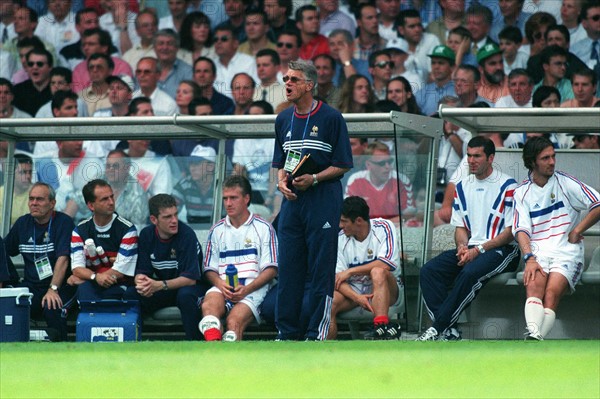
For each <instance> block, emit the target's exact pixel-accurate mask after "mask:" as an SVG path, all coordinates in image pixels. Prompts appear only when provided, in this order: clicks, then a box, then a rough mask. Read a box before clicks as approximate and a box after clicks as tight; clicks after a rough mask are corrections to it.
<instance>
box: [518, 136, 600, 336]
mask: <svg viewBox="0 0 600 399" xmlns="http://www.w3.org/2000/svg"><path fill="white" fill-rule="evenodd" d="M523 164H524V165H525V167H526V168H527V169H528V170H529V179H528V180H526V181H525V182H524V183H522V184H521V185H520V186H519V187H517V188H516V190H515V193H514V200H515V220H514V223H513V226H512V231H513V234H514V236H515V239H516V240H517V242H518V243H519V247H520V248H521V253H522V254H523V262H524V263H525V270H524V271H523V284H524V285H525V291H526V297H527V300H526V301H525V322H526V323H527V332H526V337H525V339H526V340H543V339H544V338H545V337H547V335H548V334H549V333H550V331H551V329H552V327H553V325H554V320H555V317H556V313H555V312H556V309H557V308H558V304H559V302H560V300H561V298H562V296H563V295H565V294H566V293H567V292H568V291H570V292H571V293H573V292H574V291H575V285H576V284H577V283H578V282H579V280H580V278H581V274H582V272H583V270H584V268H583V255H584V252H583V242H582V240H583V234H584V233H585V232H586V231H587V230H588V229H589V228H590V227H591V226H593V225H594V224H595V223H596V222H598V220H600V201H598V198H600V194H598V192H597V191H596V190H595V189H594V188H592V187H590V186H588V185H587V184H584V183H583V182H580V181H579V180H577V179H576V178H574V177H572V176H569V175H566V174H564V173H562V172H560V171H557V170H555V165H556V161H555V151H554V147H553V145H552V143H551V142H550V141H549V140H547V139H546V138H544V137H536V138H532V139H530V140H528V141H527V142H526V143H525V147H524V148H523ZM585 211H588V213H587V215H586V216H585V217H583V218H581V213H582V212H585ZM548 229H551V231H552V234H550V235H548Z"/></svg>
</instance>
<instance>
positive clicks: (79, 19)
mask: <svg viewBox="0 0 600 399" xmlns="http://www.w3.org/2000/svg"><path fill="white" fill-rule="evenodd" d="M99 26H100V25H99V22H98V14H97V13H96V10H94V9H93V8H89V7H88V8H84V9H82V10H79V11H77V14H75V29H76V30H77V33H78V36H79V38H78V40H77V41H76V42H75V43H73V44H69V45H67V46H64V47H63V48H62V49H61V50H60V53H59V55H60V60H61V62H62V63H63V64H64V65H65V66H67V67H68V68H69V69H71V70H72V69H73V68H75V67H76V66H77V64H79V63H80V62H81V61H83V60H84V59H85V55H84V54H83V51H82V50H81V48H82V46H83V43H82V41H81V35H83V32H85V31H86V30H88V29H96V28H98V27H99ZM115 50H116V49H115Z"/></svg>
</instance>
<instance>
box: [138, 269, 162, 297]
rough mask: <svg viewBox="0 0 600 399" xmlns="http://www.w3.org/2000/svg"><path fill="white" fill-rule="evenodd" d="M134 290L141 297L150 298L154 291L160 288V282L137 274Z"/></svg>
mask: <svg viewBox="0 0 600 399" xmlns="http://www.w3.org/2000/svg"><path fill="white" fill-rule="evenodd" d="M134 281H135V290H136V291H137V292H138V294H140V295H141V296H143V297H146V298H150V297H151V296H152V295H154V293H155V292H156V291H159V290H161V289H162V283H161V282H160V281H156V280H154V279H151V278H150V277H148V276H146V275H144V274H139V275H137V276H135V279H134Z"/></svg>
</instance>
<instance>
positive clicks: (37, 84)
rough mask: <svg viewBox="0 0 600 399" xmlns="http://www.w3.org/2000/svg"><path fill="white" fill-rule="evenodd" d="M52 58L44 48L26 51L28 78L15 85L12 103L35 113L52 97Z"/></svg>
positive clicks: (31, 113) (30, 113)
mask: <svg viewBox="0 0 600 399" xmlns="http://www.w3.org/2000/svg"><path fill="white" fill-rule="evenodd" d="M53 63H54V59H53V58H52V55H51V54H50V53H49V52H48V51H47V50H45V49H41V48H34V49H33V50H31V51H30V52H29V53H27V66H28V68H27V74H28V75H29V79H28V80H26V81H24V82H23V83H19V84H18V85H16V86H15V101H14V105H15V106H16V107H17V108H19V109H21V110H23V111H25V112H27V113H28V114H29V115H35V114H36V113H37V112H38V110H39V109H40V108H41V107H42V105H44V104H46V103H47V102H48V101H50V100H51V99H52V92H51V91H50V71H51V70H52V65H53Z"/></svg>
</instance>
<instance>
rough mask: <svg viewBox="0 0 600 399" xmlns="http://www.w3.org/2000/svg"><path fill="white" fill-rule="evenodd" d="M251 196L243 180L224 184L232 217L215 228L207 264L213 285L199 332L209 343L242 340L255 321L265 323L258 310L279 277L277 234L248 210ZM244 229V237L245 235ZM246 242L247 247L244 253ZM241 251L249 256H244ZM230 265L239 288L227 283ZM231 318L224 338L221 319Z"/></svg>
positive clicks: (225, 201) (226, 205) (225, 202)
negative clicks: (240, 244) (236, 277)
mask: <svg viewBox="0 0 600 399" xmlns="http://www.w3.org/2000/svg"><path fill="white" fill-rule="evenodd" d="M251 192H252V188H251V186H250V183H249V182H248V179H246V178H245V177H243V176H238V175H234V176H230V177H229V178H227V179H226V180H225V181H224V182H223V205H224V208H225V211H226V212H227V216H226V217H225V219H223V220H221V221H220V222H218V223H217V224H215V225H214V226H213V227H212V228H211V230H210V232H209V235H208V243H207V245H206V255H205V259H204V270H205V276H206V279H207V280H208V281H209V282H210V283H212V285H213V287H212V288H211V289H209V290H208V291H207V292H206V296H205V297H204V300H203V301H202V315H203V319H202V320H201V321H200V332H201V333H202V334H203V335H204V339H206V340H207V341H220V340H221V339H223V341H238V340H242V338H243V334H244V330H245V329H246V327H247V326H248V324H249V323H250V322H251V321H252V319H253V318H254V319H256V321H257V322H259V323H260V321H261V317H260V314H259V310H258V309H259V307H260V305H261V303H262V302H263V300H264V298H265V296H266V294H267V292H268V291H269V288H270V287H271V286H272V284H273V279H274V278H275V277H276V276H277V260H278V259H277V237H276V236H275V230H274V229H273V226H271V224H269V222H267V221H266V220H264V219H262V218H260V217H258V216H255V215H254V214H253V213H252V212H250V211H249V210H248V206H249V205H250V199H251ZM242 226H245V227H244V229H242V231H244V233H242V234H240V233H239V231H240V228H242ZM242 241H243V242H244V243H245V244H244V248H239V243H241V242H242ZM240 251H241V252H242V253H244V254H245V256H242V257H240ZM247 257H250V258H251V260H252V261H250V262H249V261H248V259H249V258H247ZM223 259H224V260H225V261H223ZM227 265H234V266H235V267H236V268H237V272H238V273H237V274H238V283H237V284H236V283H233V284H232V283H231V282H230V281H228V279H227V276H226V274H225V268H226V266H227ZM226 314H227V319H226V321H225V325H226V332H225V333H224V334H223V333H222V328H221V322H220V319H221V318H222V317H224V316H225V315H226Z"/></svg>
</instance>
